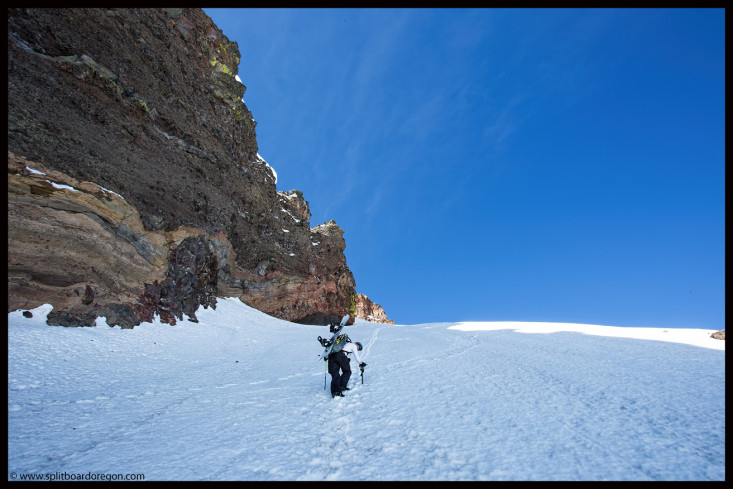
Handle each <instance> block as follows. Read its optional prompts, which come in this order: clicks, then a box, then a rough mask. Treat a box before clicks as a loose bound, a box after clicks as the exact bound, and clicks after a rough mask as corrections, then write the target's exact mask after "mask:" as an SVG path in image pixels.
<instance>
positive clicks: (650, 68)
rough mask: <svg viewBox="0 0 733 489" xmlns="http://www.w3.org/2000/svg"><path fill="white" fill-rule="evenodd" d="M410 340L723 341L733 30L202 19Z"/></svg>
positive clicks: (627, 18)
mask: <svg viewBox="0 0 733 489" xmlns="http://www.w3.org/2000/svg"><path fill="white" fill-rule="evenodd" d="M204 11H205V12H206V13H207V14H208V15H209V16H210V17H211V18H212V19H213V20H214V22H215V23H216V24H217V25H218V26H219V27H220V28H221V29H222V31H223V32H224V34H225V35H226V36H227V37H228V38H229V39H230V40H233V41H236V42H237V43H238V44H239V49H240V51H241V54H242V60H241V62H240V65H239V76H240V78H241V79H242V81H243V83H244V84H245V85H246V86H247V91H246V93H245V95H244V102H245V103H246V105H247V107H248V108H249V109H250V110H251V111H252V113H253V116H254V118H255V120H256V121H257V142H258V145H259V153H260V155H261V156H262V157H263V158H264V159H265V160H267V162H268V163H269V164H270V165H271V166H272V167H273V168H274V169H275V170H276V172H277V175H278V183H277V186H278V189H279V190H285V191H288V190H291V189H298V190H301V191H303V194H304V197H305V199H306V200H307V201H308V202H309V204H310V209H311V213H312V218H311V226H316V225H318V224H321V223H323V222H325V221H328V220H331V219H335V220H336V222H337V223H338V224H339V225H340V226H341V227H342V228H343V229H344V231H345V233H344V238H345V239H346V251H345V254H346V258H347V261H348V265H349V267H350V268H351V270H352V272H353V273H354V276H355V278H356V287H357V291H359V292H362V293H365V294H366V295H368V296H369V297H370V298H372V300H374V301H375V302H377V303H379V304H381V305H382V306H383V307H384V309H385V311H386V312H387V314H388V316H389V317H390V318H392V319H394V320H395V322H396V323H399V324H415V323H423V322H440V321H479V320H484V321H494V320H495V321H500V320H501V321H509V320H516V321H548V322H578V323H592V324H603V325H613V326H660V327H671V328H673V327H688V328H709V329H722V328H724V327H725V324H724V323H725V306H724V290H725V270H724V269H725V213H724V203H725V182H724V178H725V156H724V154H725V144H724V132H725V130H724V129H725V123H724V121H725V110H724V106H725V50H724V43H725V12H724V10H722V9H628V10H626V9H620V10H606V9H478V10H472V9H363V10H362V9H204Z"/></svg>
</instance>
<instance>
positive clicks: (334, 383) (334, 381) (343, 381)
mask: <svg viewBox="0 0 733 489" xmlns="http://www.w3.org/2000/svg"><path fill="white" fill-rule="evenodd" d="M349 363H350V362H349V357H347V356H346V353H344V352H343V351H339V352H336V353H334V354H333V355H329V357H328V373H329V374H331V395H334V394H336V393H337V392H341V391H342V390H344V389H345V388H346V385H347V384H348V383H349V377H351V365H349ZM339 370H341V374H339Z"/></svg>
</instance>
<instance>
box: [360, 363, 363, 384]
mask: <svg viewBox="0 0 733 489" xmlns="http://www.w3.org/2000/svg"><path fill="white" fill-rule="evenodd" d="M359 370H361V385H364V367H359Z"/></svg>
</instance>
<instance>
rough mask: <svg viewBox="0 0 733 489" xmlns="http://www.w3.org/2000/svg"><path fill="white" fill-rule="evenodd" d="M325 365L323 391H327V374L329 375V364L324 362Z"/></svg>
mask: <svg viewBox="0 0 733 489" xmlns="http://www.w3.org/2000/svg"><path fill="white" fill-rule="evenodd" d="M323 363H324V365H325V368H324V372H323V390H324V391H325V390H326V373H328V363H327V362H323Z"/></svg>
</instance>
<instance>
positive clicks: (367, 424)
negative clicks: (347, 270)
mask: <svg viewBox="0 0 733 489" xmlns="http://www.w3.org/2000/svg"><path fill="white" fill-rule="evenodd" d="M49 311H50V306H42V307H40V308H37V309H36V310H34V311H32V313H33V318H30V319H29V318H25V317H23V316H22V314H21V311H16V312H13V313H10V314H9V315H8V320H9V330H8V357H9V358H8V448H9V455H8V472H9V474H10V473H15V474H16V477H18V474H30V473H34V474H40V473H63V472H66V473H77V474H82V473H83V474H86V473H88V472H92V473H114V474H127V473H135V474H144V475H145V479H146V480H155V479H165V480H191V479H193V480H642V481H643V480H724V479H725V394H724V393H725V371H724V359H725V351H724V350H721V349H718V348H724V346H721V345H724V342H723V341H720V340H713V339H710V342H709V343H706V344H705V345H697V346H693V345H690V344H685V343H684V342H680V341H677V342H674V341H664V330H663V329H661V328H660V329H659V330H658V336H659V337H660V338H661V340H659V341H658V340H653V339H636V338H634V337H633V333H634V330H636V329H644V328H623V329H625V330H627V332H628V336H632V337H613V336H602V335H599V334H585V333H584V332H582V331H580V332H578V331H561V330H559V329H561V328H558V327H556V328H555V329H554V330H553V331H554V332H552V333H551V334H534V333H526V332H522V327H521V326H520V325H519V324H518V323H515V324H513V325H512V326H513V327H511V328H509V327H502V328H501V329H492V328H491V327H489V326H487V325H491V324H492V323H462V324H461V323H439V324H420V325H412V326H393V325H385V324H377V323H368V322H366V321H361V320H357V322H356V324H355V325H354V326H347V327H346V330H345V331H346V332H347V333H348V334H349V336H350V337H351V338H352V340H353V341H360V342H361V343H362V344H363V345H364V350H363V352H362V357H363V359H364V361H365V362H367V363H368V366H367V368H366V369H365V372H364V383H363V384H362V383H361V378H360V376H359V370H358V368H356V365H355V362H352V368H353V370H354V374H353V375H352V380H351V382H350V386H351V390H350V391H348V392H347V393H346V397H344V398H337V399H332V398H331V396H330V394H329V393H328V392H327V391H326V390H324V374H325V369H324V362H323V361H322V360H320V359H319V358H318V355H319V354H320V352H321V347H320V345H319V344H318V342H317V340H316V338H317V337H318V336H319V335H321V336H323V335H324V332H326V331H327V330H326V329H325V328H324V327H323V326H309V325H301V324H293V323H288V322H285V321H282V320H279V319H274V318H272V317H270V316H267V315H265V314H263V313H261V312H258V311H256V310H254V309H251V308H249V307H247V306H245V305H243V304H242V303H241V302H239V300H236V299H227V300H219V302H218V305H217V307H216V310H214V309H212V308H208V309H203V308H201V309H199V310H198V311H197V312H196V315H197V317H198V320H199V323H197V324H194V323H191V322H181V323H179V324H178V325H176V326H168V325H165V324H160V322H159V319H158V318H157V317H156V318H155V320H154V323H152V324H151V323H143V324H141V325H140V326H138V327H136V328H134V329H120V328H119V327H114V328H109V327H106V326H104V324H103V323H104V321H102V320H101V319H98V320H97V321H98V327H96V328H61V327H49V326H47V325H45V324H44V318H45V315H46V314H48V312H49ZM535 324H536V323H535ZM471 325H474V327H473V328H472V327H471ZM481 325H483V326H481ZM523 325H524V327H525V328H528V329H531V328H532V327H533V326H532V323H523ZM102 326H103V327H102ZM576 326H577V325H576ZM536 327H537V328H540V327H539V326H536ZM578 327H579V328H580V329H581V330H582V329H584V328H583V327H580V326H578ZM593 328H594V327H592V326H588V327H587V328H585V329H593ZM539 330H541V328H540V329H539ZM669 331H672V330H669ZM685 331H686V334H689V335H690V337H692V336H699V335H707V336H709V333H710V332H706V331H704V330H685ZM645 334H647V335H649V334H650V333H649V332H648V331H647V332H645ZM693 341H696V340H693ZM703 343H704V342H703Z"/></svg>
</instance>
